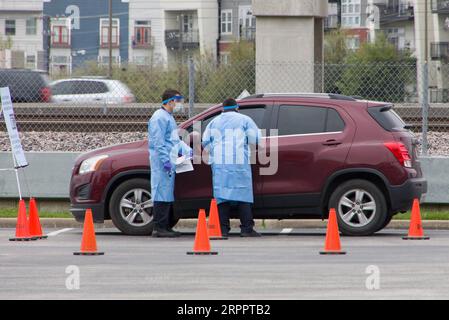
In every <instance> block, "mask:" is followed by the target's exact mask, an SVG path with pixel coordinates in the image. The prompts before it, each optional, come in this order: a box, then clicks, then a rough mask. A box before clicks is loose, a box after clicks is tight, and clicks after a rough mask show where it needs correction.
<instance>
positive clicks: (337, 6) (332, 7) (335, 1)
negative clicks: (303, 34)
mask: <svg viewBox="0 0 449 320" xmlns="http://www.w3.org/2000/svg"><path fill="white" fill-rule="evenodd" d="M327 13H328V14H327V17H326V18H324V32H329V31H332V30H336V29H338V28H340V25H341V19H340V17H341V0H328V8H327Z"/></svg>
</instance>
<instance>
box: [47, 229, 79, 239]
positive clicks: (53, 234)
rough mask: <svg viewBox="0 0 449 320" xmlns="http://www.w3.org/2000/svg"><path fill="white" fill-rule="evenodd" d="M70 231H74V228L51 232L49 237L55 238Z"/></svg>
mask: <svg viewBox="0 0 449 320" xmlns="http://www.w3.org/2000/svg"><path fill="white" fill-rule="evenodd" d="M70 230H73V228H65V229H61V230H57V231H53V232H50V233H49V234H47V236H49V237H54V236H57V235H58V234H60V233H63V232H67V231H70Z"/></svg>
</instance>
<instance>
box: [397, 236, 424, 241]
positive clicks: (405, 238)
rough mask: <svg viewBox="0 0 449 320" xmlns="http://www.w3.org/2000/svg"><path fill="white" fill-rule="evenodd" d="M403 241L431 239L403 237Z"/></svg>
mask: <svg viewBox="0 0 449 320" xmlns="http://www.w3.org/2000/svg"><path fill="white" fill-rule="evenodd" d="M402 240H430V237H426V236H422V237H410V236H407V237H402Z"/></svg>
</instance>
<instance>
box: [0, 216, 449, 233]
mask: <svg viewBox="0 0 449 320" xmlns="http://www.w3.org/2000/svg"><path fill="white" fill-rule="evenodd" d="M40 220H41V225H42V227H43V228H82V227H83V224H82V223H79V222H76V221H75V220H74V219H71V218H41V219H40ZM16 222H17V219H16V218H0V228H15V227H16ZM255 222H256V225H255V227H256V228H257V229H259V230H263V229H284V228H292V229H324V228H326V226H327V221H322V220H280V221H279V220H256V221H255ZM196 223H197V220H196V219H183V220H180V221H179V223H178V224H177V225H176V227H178V228H196ZM422 224H423V228H424V229H429V230H449V220H427V221H423V222H422ZM231 226H232V227H233V228H238V227H239V226H240V221H238V220H231ZM409 226H410V221H409V220H393V221H391V223H390V224H389V225H388V226H387V227H386V228H385V229H408V228H409ZM113 227H114V225H113V224H112V221H110V220H109V221H105V223H102V224H95V228H96V229H104V228H113Z"/></svg>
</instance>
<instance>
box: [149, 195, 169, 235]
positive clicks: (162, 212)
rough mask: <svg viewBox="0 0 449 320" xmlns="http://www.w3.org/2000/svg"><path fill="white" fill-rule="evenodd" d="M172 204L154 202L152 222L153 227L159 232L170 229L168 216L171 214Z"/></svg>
mask: <svg viewBox="0 0 449 320" xmlns="http://www.w3.org/2000/svg"><path fill="white" fill-rule="evenodd" d="M172 206H173V202H159V201H157V202H154V204H153V220H154V227H155V228H156V229H159V230H168V229H169V228H170V225H169V223H170V215H171V213H172Z"/></svg>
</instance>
